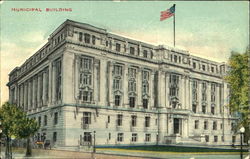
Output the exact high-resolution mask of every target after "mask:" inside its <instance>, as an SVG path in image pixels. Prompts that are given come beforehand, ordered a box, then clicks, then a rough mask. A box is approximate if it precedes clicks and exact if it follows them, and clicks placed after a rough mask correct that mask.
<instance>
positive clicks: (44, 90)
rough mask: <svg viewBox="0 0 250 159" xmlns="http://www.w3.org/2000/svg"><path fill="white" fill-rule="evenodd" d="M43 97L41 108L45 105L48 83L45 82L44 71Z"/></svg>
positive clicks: (43, 74)
mask: <svg viewBox="0 0 250 159" xmlns="http://www.w3.org/2000/svg"><path fill="white" fill-rule="evenodd" d="M42 76H43V81H42V82H43V96H42V106H44V105H46V89H47V88H46V84H47V82H48V81H46V71H43V73H42Z"/></svg>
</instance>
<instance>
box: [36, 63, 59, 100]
mask: <svg viewBox="0 0 250 159" xmlns="http://www.w3.org/2000/svg"><path fill="white" fill-rule="evenodd" d="M55 69H56V75H55V80H56V81H55V84H56V86H55V88H56V90H55V93H56V100H57V101H58V100H61V60H60V59H58V60H56V61H55ZM35 83H36V88H37V78H36V82H35ZM35 92H36V91H35Z"/></svg>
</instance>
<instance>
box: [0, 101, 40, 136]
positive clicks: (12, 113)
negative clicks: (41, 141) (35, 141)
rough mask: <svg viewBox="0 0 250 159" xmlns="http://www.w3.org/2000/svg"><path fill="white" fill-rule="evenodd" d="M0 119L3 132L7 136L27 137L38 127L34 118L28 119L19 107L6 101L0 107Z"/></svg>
mask: <svg viewBox="0 0 250 159" xmlns="http://www.w3.org/2000/svg"><path fill="white" fill-rule="evenodd" d="M0 120H1V122H2V127H3V134H4V135H6V136H8V137H11V136H15V137H17V138H27V137H30V136H32V135H34V133H35V132H36V131H37V130H38V129H39V127H38V124H37V122H36V121H35V120H34V119H29V118H28V117H27V116H26V114H25V113H24V112H23V111H22V110H21V109H20V108H18V107H16V106H15V105H12V104H10V103H8V102H6V103H4V104H3V106H2V107H1V108H0Z"/></svg>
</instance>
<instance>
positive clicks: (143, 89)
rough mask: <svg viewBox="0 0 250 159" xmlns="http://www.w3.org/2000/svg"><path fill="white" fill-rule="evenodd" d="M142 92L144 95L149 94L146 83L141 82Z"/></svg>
mask: <svg viewBox="0 0 250 159" xmlns="http://www.w3.org/2000/svg"><path fill="white" fill-rule="evenodd" d="M142 92H143V93H144V94H147V93H148V92H149V86H148V82H147V81H143V83H142Z"/></svg>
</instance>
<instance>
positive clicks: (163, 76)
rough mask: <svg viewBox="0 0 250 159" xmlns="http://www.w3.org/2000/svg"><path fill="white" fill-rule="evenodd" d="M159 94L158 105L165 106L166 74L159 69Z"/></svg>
mask: <svg viewBox="0 0 250 159" xmlns="http://www.w3.org/2000/svg"><path fill="white" fill-rule="evenodd" d="M158 81H159V86H160V87H159V89H160V92H159V96H160V107H163V108H165V107H166V74H165V72H164V71H163V70H159V80H158Z"/></svg>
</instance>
